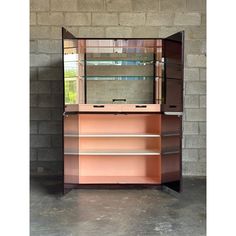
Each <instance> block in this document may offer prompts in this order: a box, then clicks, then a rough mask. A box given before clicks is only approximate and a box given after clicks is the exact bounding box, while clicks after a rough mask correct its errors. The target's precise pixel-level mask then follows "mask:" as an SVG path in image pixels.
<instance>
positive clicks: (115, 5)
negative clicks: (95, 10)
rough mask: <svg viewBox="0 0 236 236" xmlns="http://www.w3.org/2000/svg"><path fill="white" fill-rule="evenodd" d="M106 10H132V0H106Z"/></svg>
mask: <svg viewBox="0 0 236 236" xmlns="http://www.w3.org/2000/svg"><path fill="white" fill-rule="evenodd" d="M106 7H107V11H114V12H116V11H120V12H125V11H132V0H106Z"/></svg>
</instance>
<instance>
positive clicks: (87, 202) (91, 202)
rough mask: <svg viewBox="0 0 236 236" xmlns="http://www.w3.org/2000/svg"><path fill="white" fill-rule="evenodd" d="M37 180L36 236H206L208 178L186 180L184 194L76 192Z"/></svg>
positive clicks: (33, 191)
mask: <svg viewBox="0 0 236 236" xmlns="http://www.w3.org/2000/svg"><path fill="white" fill-rule="evenodd" d="M54 186H55V182H54V181H49V180H47V181H45V180H42V179H40V180H39V179H38V180H36V179H33V180H31V200H30V205H31V215H30V221H31V222H30V224H31V226H30V231H31V234H30V235H31V236H38V235H42V236H46V235H50V236H57V235H58V236H65V235H66V236H74V235H76V236H77V235H78V236H108V235H109V236H116V235H117V236H118V235H119V236H121V235H123V236H126V235H127V236H138V235H139V236H146V235H147V236H152V235H153V236H154V235H167V236H174V235H176V236H177V235H178V236H201V235H206V180H205V178H201V177H198V178H197V177H191V178H190V177H188V178H184V182H183V192H182V193H181V194H179V195H175V194H172V193H167V192H165V191H160V190H155V189H142V190H140V189H130V190H127V189H126V190H94V189H93V190H91V189H80V190H73V191H71V192H69V193H68V194H66V195H65V196H63V197H62V196H60V195H59V194H58V193H57V192H56V191H55V188H54Z"/></svg>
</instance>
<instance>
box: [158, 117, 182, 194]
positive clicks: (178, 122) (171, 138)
mask: <svg viewBox="0 0 236 236" xmlns="http://www.w3.org/2000/svg"><path fill="white" fill-rule="evenodd" d="M181 149H182V117H181V116H176V115H162V117H161V150H162V151H161V182H162V184H163V185H165V186H167V187H169V188H171V189H173V190H175V191H177V192H180V191H181V179H182V155H181V153H182V152H181Z"/></svg>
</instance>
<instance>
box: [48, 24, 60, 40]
mask: <svg viewBox="0 0 236 236" xmlns="http://www.w3.org/2000/svg"><path fill="white" fill-rule="evenodd" d="M50 38H51V39H61V27H58V26H52V27H51V34H50Z"/></svg>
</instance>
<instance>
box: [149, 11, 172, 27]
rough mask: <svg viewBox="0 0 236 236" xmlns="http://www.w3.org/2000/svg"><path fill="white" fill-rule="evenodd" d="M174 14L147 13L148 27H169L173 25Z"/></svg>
mask: <svg viewBox="0 0 236 236" xmlns="http://www.w3.org/2000/svg"><path fill="white" fill-rule="evenodd" d="M173 22H174V14H173V13H167V12H158V13H147V22H146V25H151V26H163V25H164V26H166V25H167V26H168V25H173Z"/></svg>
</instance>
